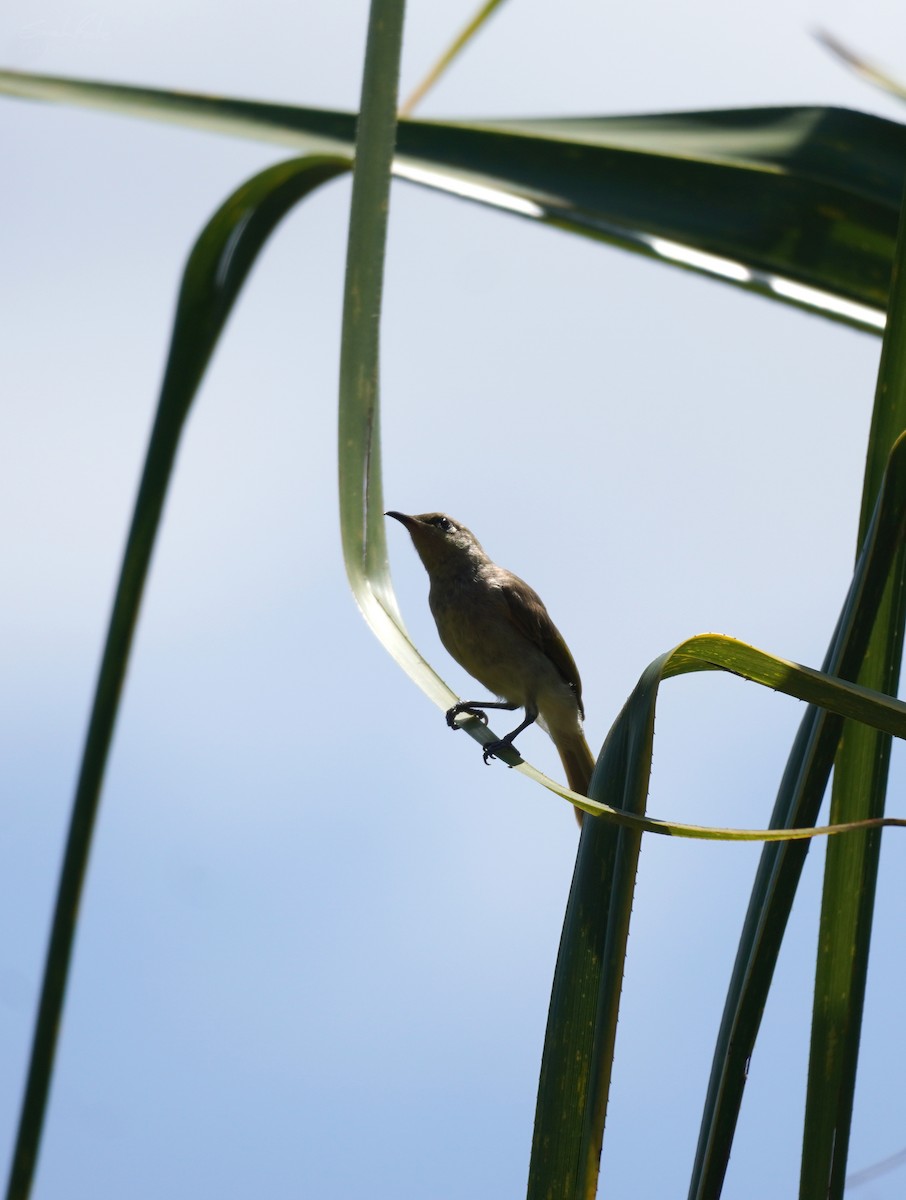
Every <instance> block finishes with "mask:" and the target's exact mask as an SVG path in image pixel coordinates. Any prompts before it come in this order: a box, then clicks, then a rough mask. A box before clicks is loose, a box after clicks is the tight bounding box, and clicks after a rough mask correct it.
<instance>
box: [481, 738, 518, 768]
mask: <svg viewBox="0 0 906 1200" xmlns="http://www.w3.org/2000/svg"><path fill="white" fill-rule="evenodd" d="M512 748H513V743H512V742H508V741H507V739H506V738H498V739H497V741H496V742H487V743H486V745H485V746H484V749H483V750H482V752H481V757H482V758H483V759H484V765H485V766H486V767H487V766H490V764H491V759H492V758H497V757H499V755H500V751H501V750H511V749H512ZM507 766H508V767H510V768H512V766H513V764H512V763H507Z"/></svg>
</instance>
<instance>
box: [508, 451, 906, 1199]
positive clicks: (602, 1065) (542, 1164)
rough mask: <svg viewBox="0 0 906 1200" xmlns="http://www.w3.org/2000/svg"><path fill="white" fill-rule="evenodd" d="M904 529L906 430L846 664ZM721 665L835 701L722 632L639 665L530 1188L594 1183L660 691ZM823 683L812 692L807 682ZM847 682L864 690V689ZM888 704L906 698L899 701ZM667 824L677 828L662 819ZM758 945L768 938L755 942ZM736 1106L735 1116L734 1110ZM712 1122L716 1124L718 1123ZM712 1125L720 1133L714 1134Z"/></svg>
mask: <svg viewBox="0 0 906 1200" xmlns="http://www.w3.org/2000/svg"><path fill="white" fill-rule="evenodd" d="M904 530H906V437H904V438H901V439H900V440H899V441H898V442H897V444H896V446H895V447H894V450H893V453H892V454H891V458H890V464H889V468H888V472H887V475H886V476H885V480H884V486H883V488H882V492H881V497H880V499H879V502H878V504H877V505H876V509H875V513H874V516H873V520H872V522H871V524H870V526H869V529H868V531H867V535H866V539H865V547H864V550H863V553H862V555H861V557H860V560H859V563H858V566H857V570H856V573H855V577H854V579H853V584H852V587H851V589H850V594H849V597H848V599H847V602H846V604H845V606H844V610H843V613H842V615H841V619H840V622H839V625H838V630H837V635H836V639H835V649H834V650H833V651H832V653H831V655H829V659H830V660H831V661H833V662H839V665H840V667H841V669H842V670H843V671H844V672H846V670H847V669H852V670H855V669H856V667H857V666H858V662H859V661H860V658H861V654H862V653H864V647H865V643H866V641H867V640H868V637H869V635H870V631H871V629H872V626H873V624H874V621H875V617H876V613H877V611H878V606H879V604H880V603H881V597H882V595H883V593H884V588H885V583H886V580H887V577H888V573H889V570H890V564H891V558H892V557H893V556H894V554H895V552H896V547H897V546H898V545H899V544H900V542H901V541H902V538H903V534H904ZM715 667H720V668H721V669H723V670H730V671H732V672H733V673H736V674H739V675H741V676H742V677H744V678H746V679H757V681H758V682H760V683H762V684H765V685H766V686H772V687H776V688H778V690H784V691H788V692H790V693H791V694H796V695H800V696H803V697H804V696H807V698H809V699H810V700H811V701H812V702H813V703H815V704H820V705H822V706H823V705H826V703H827V702H828V701H829V700H830V696H829V693H827V692H825V690H824V689H825V688H826V687H827V686H828V678H827V676H826V675H824V674H822V673H820V672H811V671H809V672H807V673H806V675H805V676H799V671H800V670H801V668H798V667H794V665H793V664H788V663H787V664H785V663H783V662H782V660H779V659H776V658H774V657H773V656H769V655H767V656H766V655H763V652H761V651H756V650H754V649H753V648H752V647H749V646H744V645H743V644H742V643H739V642H734V641H733V640H732V639H727V638H723V637H718V636H716V635H706V636H704V637H700V638H693V639H690V641H688V642H686V643H683V644H682V645H681V646H679V647H677V648H676V649H675V650H674V651H672V652H671V653H670V654H669V655H664V656H662V657H661V658H660V659H658V660H656V661H655V662H654V663H652V664H651V666H650V667H649V668H648V669H647V671H645V673H644V674H643V675H642V677H641V679H640V680H639V683H638V685H637V687H636V689H635V690H634V692H633V693H632V695H631V697H630V698H629V700H628V701H627V704H626V706H625V708H624V710H623V712H622V713H621V714H620V717H619V718H618V720H617V722H616V723H615V724H614V726H613V728H612V729H611V731H610V734H609V735H608V738H607V741H606V742H605V744H604V747H603V750H602V752H601V755H600V757H599V759H598V763H597V766H596V768H595V772H594V775H593V778H592V782H591V788H590V792H591V797H592V799H593V800H594V801H597V802H599V803H603V804H607V805H608V806H609V807H610V809H611V810H617V811H618V813H619V816H618V817H617V818H616V820H617V821H618V822H619V824H620V825H621V826H622V828H620V829H615V828H613V826H612V825H609V824H607V823H605V822H604V821H588V820H587V821H585V823H584V825H583V830H582V839H581V842H580V847H579V854H578V858H577V861H576V868H575V872H574V875H573V882H572V888H571V891H570V897H569V903H568V905H567V912H566V918H565V921H564V926H563V933H562V937H561V942H560V951H559V954H558V958H557V969H556V973H555V978H554V986H553V990H552V995H551V1007H550V1012H549V1016H548V1025H547V1033H546V1037H545V1047H544V1056H543V1060H542V1070H541V1078H540V1082H539V1089H538V1103H537V1108H536V1116H535V1135H534V1140H533V1147H532V1162H531V1168H530V1174H529V1192H528V1195H529V1197H530V1200H540V1198H541V1197H548V1196H558V1197H564V1198H569V1200H591V1198H592V1197H593V1196H594V1195H595V1193H596V1190H597V1184H598V1163H599V1157H600V1152H601V1145H602V1141H603V1133H604V1118H605V1115H606V1111H607V1099H608V1094H609V1088H610V1077H611V1066H612V1060H613V1047H614V1043H615V1038H616V1027H617V1015H618V1012H619V1000H620V991H621V987H622V978H623V965H624V961H625V951H626V941H627V937H628V931H629V919H630V914H631V908H632V896H633V889H634V884H635V873H636V866H637V861H638V854H639V842H640V836H641V832H642V830H648V829H650V828H651V823H650V819H649V818H646V817H645V816H644V815H643V814H644V812H645V806H646V801H647V795H648V784H649V777H650V769H651V755H652V745H653V735H654V718H655V705H656V699H657V693H658V689H659V687H660V684H661V682H662V681H663V680H664V679H667V678H670V677H671V676H673V675H676V674H678V673H684V672H687V671H690V670H711V669H714V668H715ZM794 679H795V680H796V682H795V683H794ZM837 682H839V681H835V687H836V683H837ZM813 685H814V690H810V689H812V687H813ZM842 686H843V685H841V687H842ZM834 690H835V689H834ZM845 690H846V691H847V694H849V695H851V696H852V697H853V698H854V697H855V695H856V692H855V691H851V690H850V689H849V688H847V689H845ZM838 699H839V697H838ZM885 703H891V704H898V702H896V701H892V700H891V701H887V702H885ZM840 715H841V710H840V707H839V706H838V707H837V711H836V714H835V715H834V716H831V715H830V713H829V710H828V709H826V708H821V709H817V708H816V709H812V710H810V712H809V714H808V715H807V717H806V720H805V721H804V722H803V730H802V731H801V732H800V738H799V741H798V743H797V749H798V756H797V757H796V758H795V760H794V762H795V770H794V771H793V772H789V771H788V776H789V779H788V785H789V787H788V790H789V791H790V793H791V796H790V799H798V802H799V803H800V804H801V803H802V802H803V801H804V800H805V799H812V800H814V799H817V800H819V801H820V796H821V794H823V790H824V787H825V786H826V783H827V777H828V775H829V773H830V769H831V766H832V763H833V753H834V749H835V746H836V743H837V739H838V738H839V734H840V729H841V726H842V721H841V719H840ZM865 715H867V713H866V714H865ZM782 798H783V797H782ZM583 807H585V809H586V811H588V812H592V811H595V810H594V808H593V807H592V805H591V804H590V803H589V802H586V804H585V805H584V806H583ZM629 814H632V815H631V816H630V815H629ZM787 824H789V822H787ZM658 831H659V832H667V830H666V829H665V828H663V827H662V828H660V829H659V830H658ZM670 832H671V833H674V835H680V836H695V835H694V834H691V833H690V832H689V831H688V828H686V829H684V830H683V831H682V833H680V831H679V830H678V829H676V828H675V827H674V828H671V830H670ZM786 832H789V831H788V830H787V831H786ZM813 832H817V831H813ZM793 849H794V847H793V846H791V845H786V846H783V847H780V848H776V847H772V848H771V850H772V852H774V853H775V855H783V854H786V855H789V853H790V851H792V850H793ZM765 853H766V855H767V854H768V851H767V850H766V852H765ZM800 855H801V851H800ZM796 878H798V875H797V876H796ZM790 899H791V895H790ZM759 913H763V909H759ZM750 915H751V914H750ZM768 944H769V943H768ZM755 948H756V950H757V951H759V952H763V950H764V947H763V946H762V945H759V944H758V943H757V941H756V947H755ZM738 965H739V964H738ZM745 965H746V966H747V967H748V968H750V969H754V976H755V980H756V982H759V981H760V983H761V984H762V985H763V986H764V988H765V990H766V988H767V986H768V985H769V982H770V972H771V971H772V970H773V962H771V963H770V964H769V968H768V969H767V971H765V970H763V969H757V968H758V964H757V963H753V956H752V955H750V956H749V958H747V959H746V960H745ZM743 1015H744V1017H746V1019H749V1020H750V1019H751V1018H750V1017H748V1016H746V1014H745V1013H744V1014H743ZM758 1015H759V1016H760V1012H759V1014H758ZM755 1030H757V1019H756V1021H755V1023H754V1028H753V1029H751V1030H750V1031H749V1032H750V1034H751V1038H752V1039H754V1033H755ZM743 1031H745V1027H743ZM731 1032H733V1033H735V1034H737V1035H738V1034H739V1032H740V1026H739V1025H737V1026H736V1027H735V1028H734V1027H733V1026H731ZM722 1036H723V1031H722ZM734 1052H735V1048H734ZM744 1052H745V1050H744V1048H743V1053H744ZM727 1057H728V1056H727V1055H726V1054H725V1055H724V1057H723V1058H722V1059H721V1060H720V1064H721V1066H726V1063H727ZM738 1066H739V1064H738V1063H732V1064H731V1068H732V1069H731V1070H730V1073H729V1080H727V1079H726V1078H724V1077H723V1076H721V1075H720V1074H718V1076H717V1079H716V1083H717V1085H718V1086H717V1087H716V1089H715V1096H714V1098H713V1108H714V1115H715V1119H717V1122H718V1129H717V1132H720V1133H723V1132H724V1130H725V1128H728V1129H729V1131H730V1132H732V1122H729V1125H728V1124H727V1122H726V1117H725V1111H726V1110H725V1108H722V1107H721V1105H718V1104H717V1101H718V1100H719V1101H721V1102H723V1104H724V1105H725V1103H726V1092H727V1091H730V1090H731V1089H730V1088H729V1087H728V1082H729V1084H730V1085H732V1084H733V1083H736V1082H739V1083H740V1095H741V1078H742V1076H739V1077H737V1075H736V1074H735V1073H734V1070H735V1069H736V1068H737V1067H738ZM714 1084H715V1080H713V1079H712V1086H714ZM710 1100H712V1098H711V1097H709V1101H710ZM732 1115H733V1116H734V1117H735V1110H733V1111H732ZM707 1132H708V1133H711V1129H710V1127H708V1129H707ZM712 1136H713V1137H715V1138H716V1134H714V1135H712ZM716 1145H717V1147H720V1146H721V1145H722V1143H721V1142H720V1141H719V1140H717V1143H716ZM724 1166H725V1160H720V1159H718V1157H717V1154H716V1147H715V1145H713V1144H712V1142H711V1141H709V1140H705V1142H704V1153H703V1155H702V1162H701V1164H700V1165H699V1164H697V1169H698V1171H699V1173H700V1177H701V1186H708V1187H709V1188H710V1190H709V1191H708V1192H707V1193H703V1194H708V1195H713V1196H716V1195H718V1194H719V1190H720V1183H721V1182H722V1178H723V1167H724Z"/></svg>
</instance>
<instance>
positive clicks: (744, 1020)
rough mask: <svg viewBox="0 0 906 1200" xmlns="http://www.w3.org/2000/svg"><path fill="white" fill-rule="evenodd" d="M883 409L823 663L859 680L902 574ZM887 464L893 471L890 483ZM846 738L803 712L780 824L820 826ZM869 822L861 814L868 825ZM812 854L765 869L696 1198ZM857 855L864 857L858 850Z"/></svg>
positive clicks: (901, 449)
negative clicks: (862, 515)
mask: <svg viewBox="0 0 906 1200" xmlns="http://www.w3.org/2000/svg"><path fill="white" fill-rule="evenodd" d="M878 411H879V418H878V419H879V422H880V424H879V426H878V430H877V433H876V435H875V436H873V438H872V445H873V447H874V449H873V451H872V456H871V460H870V463H869V471H868V474H867V477H866V502H870V501H871V498H872V497H873V496H877V500H876V501H875V503H874V511H873V513H872V512H871V508H868V509H867V512H869V513H871V519H870V521H864V522H863V526H862V529H863V533H864V541H863V545H862V552H861V554H860V556H859V560H858V562H857V564H856V569H855V573H854V576H853V582H852V585H851V587H850V591H849V595H848V597H847V601H846V603H845V605H844V607H843V611H842V613H841V616H840V619H839V621H838V624H837V629H836V631H835V633H834V637H833V639H832V642H831V645H830V648H829V650H828V653H827V657H826V659H825V662H824V670H825V671H827V672H832V673H834V674H836V675H842V676H844V677H846V678H850V679H851V678H855V677H856V676H857V675H858V674H859V671H860V669H861V667H862V664H863V662H864V661H865V660H866V656H867V655H868V654H869V653H870V651H869V647H870V646H871V644H872V641H873V638H874V636H875V635H874V630H875V627H876V626H877V627H878V628H879V629H882V630H883V629H884V628H885V627H886V625H887V617H886V615H885V614H886V611H887V605H888V601H887V600H886V599H885V592H886V590H887V589H888V588H889V586H890V585H889V581H890V580H891V578H892V577H898V576H899V573H900V569H901V568H900V565H899V560H900V555H901V552H900V547H901V546H902V543H903V537H904V523H903V522H904V516H903V514H904V511H906V439H904V437H902V436H901V437H899V438H898V439H897V440H896V442H895V443H894V445H893V448H892V450H891V451H890V454H889V459H888V456H887V455H886V454H884V455H883V457H882V451H881V447H882V446H883V445H884V442H885V438H887V439H890V440H892V437H893V436H894V435H893V431H894V430H895V429H896V428H897V420H898V418H897V411H896V408H895V407H894V406H883V407H882V408H879V410H878ZM890 440H887V445H890ZM884 462H886V463H887V469H886V472H885V473H884V474H883V477H882V474H881V464H882V463H884ZM879 614H880V615H879ZM858 732H859V731H858V728H857V727H854V728H852V729H851V730H850V731H849V732H848V733H847V740H848V741H849V742H852V741H853V738H854V736H855V735H857V734H858ZM841 734H842V727H841V723H840V721H839V720H838V719H837V718H836V717H833V716H831V715H830V714H829V713H828V712H827V711H822V710H818V709H811V710H810V711H809V712H808V713H807V714H806V715H805V717H804V718H803V721H802V723H801V725H800V729H799V732H798V734H797V736H796V740H795V742H794V745H793V749H792V752H791V754H790V758H789V760H788V762H787V767H786V771H785V772H784V776H783V780H782V781H781V785H780V789H779V791H778V795H777V801H776V803H775V806H774V812H773V814H772V817H771V825H772V827H776V828H780V829H782V828H787V827H791V826H797V827H799V826H802V825H806V824H811V823H812V822H814V821H815V820H816V818H817V815H818V811H819V808H820V805H821V801H822V799H823V797H824V793H825V790H826V788H827V783H828V779H829V777H830V773H831V769H832V767H833V765H834V756H835V754H836V752H837V747H838V745H839V743H840V738H841ZM866 815H867V814H866V813H865V812H864V811H862V812H860V813H859V817H860V818H864V817H865V816H866ZM866 828H867V827H866ZM846 840H847V842H849V841H850V840H851V839H846ZM856 840H857V839H852V841H853V842H855V841H856ZM859 840H861V839H859ZM838 849H839V848H838ZM846 849H847V850H850V849H851V847H850V846H849V845H847V847H846ZM807 850H808V843H807V842H803V843H799V844H795V843H790V844H786V845H782V846H766V847H765V850H764V852H763V854H762V857H761V861H760V863H759V866H758V871H757V873H756V877H755V883H754V886H753V889H752V895H751V898H750V901H749V908H748V912H747V914H746V919H745V923H744V925H743V931H742V935H741V938H740V944H739V949H738V951H737V955H736V961H735V964H734V967H733V972H732V976H731V980H730V985H729V989H728V993H727V1000H726V1003H725V1006H724V1012H723V1017H722V1020H721V1026H720V1030H719V1033H718V1037H717V1043H716V1046H715V1051H714V1059H713V1063H712V1068H711V1076H710V1079H709V1083H708V1092H707V1096H706V1100H705V1105H704V1111H703V1115H702V1124H701V1129H700V1133H699V1141H698V1148H697V1151H696V1157H695V1163H694V1166H693V1171H692V1177H691V1182H690V1188H689V1196H690V1198H694V1200H704V1198H706V1197H707V1198H708V1200H714V1198H716V1197H718V1196H719V1195H720V1193H721V1189H722V1186H723V1180H724V1175H725V1172H726V1167H727V1162H728V1161H729V1156H730V1149H731V1146H732V1142H733V1135H734V1132H735V1128H736V1122H737V1118H738V1115H739V1109H740V1106H741V1104H742V1095H743V1090H744V1088H745V1082H746V1076H747V1067H748V1061H749V1058H750V1057H751V1054H752V1051H753V1048H754V1045H755V1039H756V1037H757V1034H758V1029H759V1026H760V1024H761V1016H762V1013H763V1011H764V1006H765V1002H766V1000H767V995H768V991H769V990H770V986H771V980H772V979H773V974H774V967H775V965H776V962H777V956H778V954H779V952H780V945H781V942H782V939H783V934H784V930H785V928H786V923H787V920H788V918H789V913H790V910H791V908H792V904H793V898H794V896H795V893H796V888H797V886H798V883H799V878H800V875H801V872H802V867H803V865H804V862H805V855H806V853H807ZM852 850H853V852H856V853H859V852H861V851H860V848H859V847H856V846H854V847H852Z"/></svg>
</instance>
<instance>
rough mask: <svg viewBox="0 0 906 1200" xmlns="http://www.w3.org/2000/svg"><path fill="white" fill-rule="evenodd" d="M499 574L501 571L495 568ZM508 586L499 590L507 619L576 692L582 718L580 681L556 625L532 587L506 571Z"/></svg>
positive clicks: (583, 712)
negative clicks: (547, 659) (506, 612)
mask: <svg viewBox="0 0 906 1200" xmlns="http://www.w3.org/2000/svg"><path fill="white" fill-rule="evenodd" d="M498 570H501V571H502V568H498ZM506 575H507V577H508V578H507V583H508V586H505V587H503V588H502V589H501V591H502V593H503V595H504V597H505V598H506V603H507V609H508V611H509V616H510V620H511V621H512V622H513V624H514V625H515V626H516V628H517V629H518V630H519V632H520V633H521V634H522V635H523V637H526V638H528V640H529V641H530V642H533V643H534V644H535V645H536V646H537V647H538V649H539V650H540V651H541V652H542V654H545V655H547V657H548V658H549V659H550V660H551V662H552V663H553V664H554V666H555V667H556V668H557V670H558V671H559V672H560V674H561V675H562V676H563V678H564V680H565V681H566V682H567V683H568V684H569V686H570V687H571V688H572V689H573V691H574V692H575V693H576V702H577V703H578V705H579V713H580V715H581V716H583V717H584V716H585V711H584V709H583V707H582V680H581V679H580V678H579V669H578V667H577V666H576V663H575V660H574V659H573V656H572V655H571V654H570V652H569V647H568V646H567V644H566V642H565V641H564V640H563V636H562V634H561V633H560V631H559V629H558V628H557V626H556V625H555V624H554V623H553V621H552V620H551V617H550V613H549V612H548V611H547V609H546V608H545V607H544V602H543V601H542V599H541V597H540V596H539V595H538V593H537V592H536V591H535V590H534V588H531V587H529V585H528V584H527V583H526V582H525V580H523V579H520V578H519V576H518V575H513V573H512V572H511V571H507V572H506Z"/></svg>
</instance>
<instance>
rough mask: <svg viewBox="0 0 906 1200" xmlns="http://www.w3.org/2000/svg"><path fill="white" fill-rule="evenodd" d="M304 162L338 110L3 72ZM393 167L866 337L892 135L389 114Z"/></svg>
mask: <svg viewBox="0 0 906 1200" xmlns="http://www.w3.org/2000/svg"><path fill="white" fill-rule="evenodd" d="M2 92H5V93H6V94H8V95H10V96H18V97H21V98H29V99H34V100H45V101H54V102H57V103H67V104H79V105H83V106H88V107H93V108H99V109H103V110H107V111H110V112H116V113H121V114H125V115H130V116H138V117H144V118H146V119H150V120H157V121H167V122H171V123H175V124H184V125H188V126H193V127H196V128H203V129H209V130H216V131H218V132H220V133H227V134H231V135H234V136H239V137H252V138H257V139H262V140H266V141H273V142H277V143H279V144H280V145H283V146H292V147H294V148H295V149H296V150H297V151H298V150H299V149H303V150H309V151H312V152H318V153H330V152H343V153H346V154H350V153H351V152H352V146H353V143H354V139H355V118H354V116H353V115H352V114H350V113H342V112H331V111H327V110H322V109H312V108H298V107H293V106H290V105H279V104H266V103H260V102H255V101H248V100H241V99H235V98H231V97H216V96H200V95H195V94H193V93H190V92H166V91H160V90H155V89H152V88H136V87H124V86H119V85H113V84H105V83H99V82H93V81H88V80H77V79H66V78H62V77H54V76H45V75H26V74H21V73H17V72H12V71H4V72H0V93H2ZM394 171H395V173H396V174H397V175H398V176H400V177H402V178H407V179H410V180H412V181H414V182H417V183H419V184H422V185H424V186H426V187H431V188H435V189H438V190H441V191H446V192H449V193H452V194H454V195H457V196H461V197H463V198H466V199H470V200H473V201H475V202H478V203H481V204H486V205H491V206H494V207H497V208H500V209H503V210H504V211H507V212H511V213H514V214H516V215H519V216H522V217H528V218H531V219H534V220H538V221H540V222H542V223H545V224H549V225H553V226H555V227H556V228H559V229H563V230H567V231H569V232H572V233H579V234H582V235H584V236H587V237H591V238H595V239H598V240H601V241H605V242H609V243H611V244H613V245H617V246H620V247H622V248H623V249H627V250H631V251H633V252H634V253H638V254H642V255H645V256H648V257H654V258H657V259H660V260H661V261H662V262H665V263H668V264H670V265H673V266H678V267H681V268H682V269H684V270H689V271H696V272H699V273H702V274H705V275H708V276H709V277H711V278H714V279H718V280H721V281H723V282H725V283H729V284H731V285H733V286H736V287H740V288H744V289H746V290H748V291H753V292H756V293H758V294H760V295H764V296H767V297H769V298H770V299H773V300H775V301H779V302H782V303H785V304H792V305H795V306H797V307H801V308H806V309H809V310H810V311H814V312H818V313H821V314H823V315H824V316H826V317H829V318H831V319H833V320H838V321H842V322H845V323H847V324H850V325H854V326H856V327H858V328H861V329H869V330H873V331H874V332H878V331H880V330H881V329H882V328H883V325H884V319H885V312H886V308H887V296H888V286H889V280H890V267H891V263H892V261H893V251H894V244H895V240H896V229H897V219H898V214H899V204H900V195H901V193H902V190H903V181H904V173H906V129H904V127H903V126H901V125H898V124H896V123H894V122H892V121H885V120H883V119H881V118H880V117H873V116H869V115H867V114H865V113H856V112H848V111H846V110H842V109H833V108H819V107H812V108H764V109H740V110H728V111H714V112H692V113H667V114H654V115H646V116H641V117H586V118H551V119H535V120H528V119H521V120H511V121H500V120H480V121H479V120H475V121H470V122H446V123H444V122H439V121H431V122H420V121H402V122H401V123H400V125H399V130H398V139H397V157H396V162H395V165H394Z"/></svg>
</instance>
